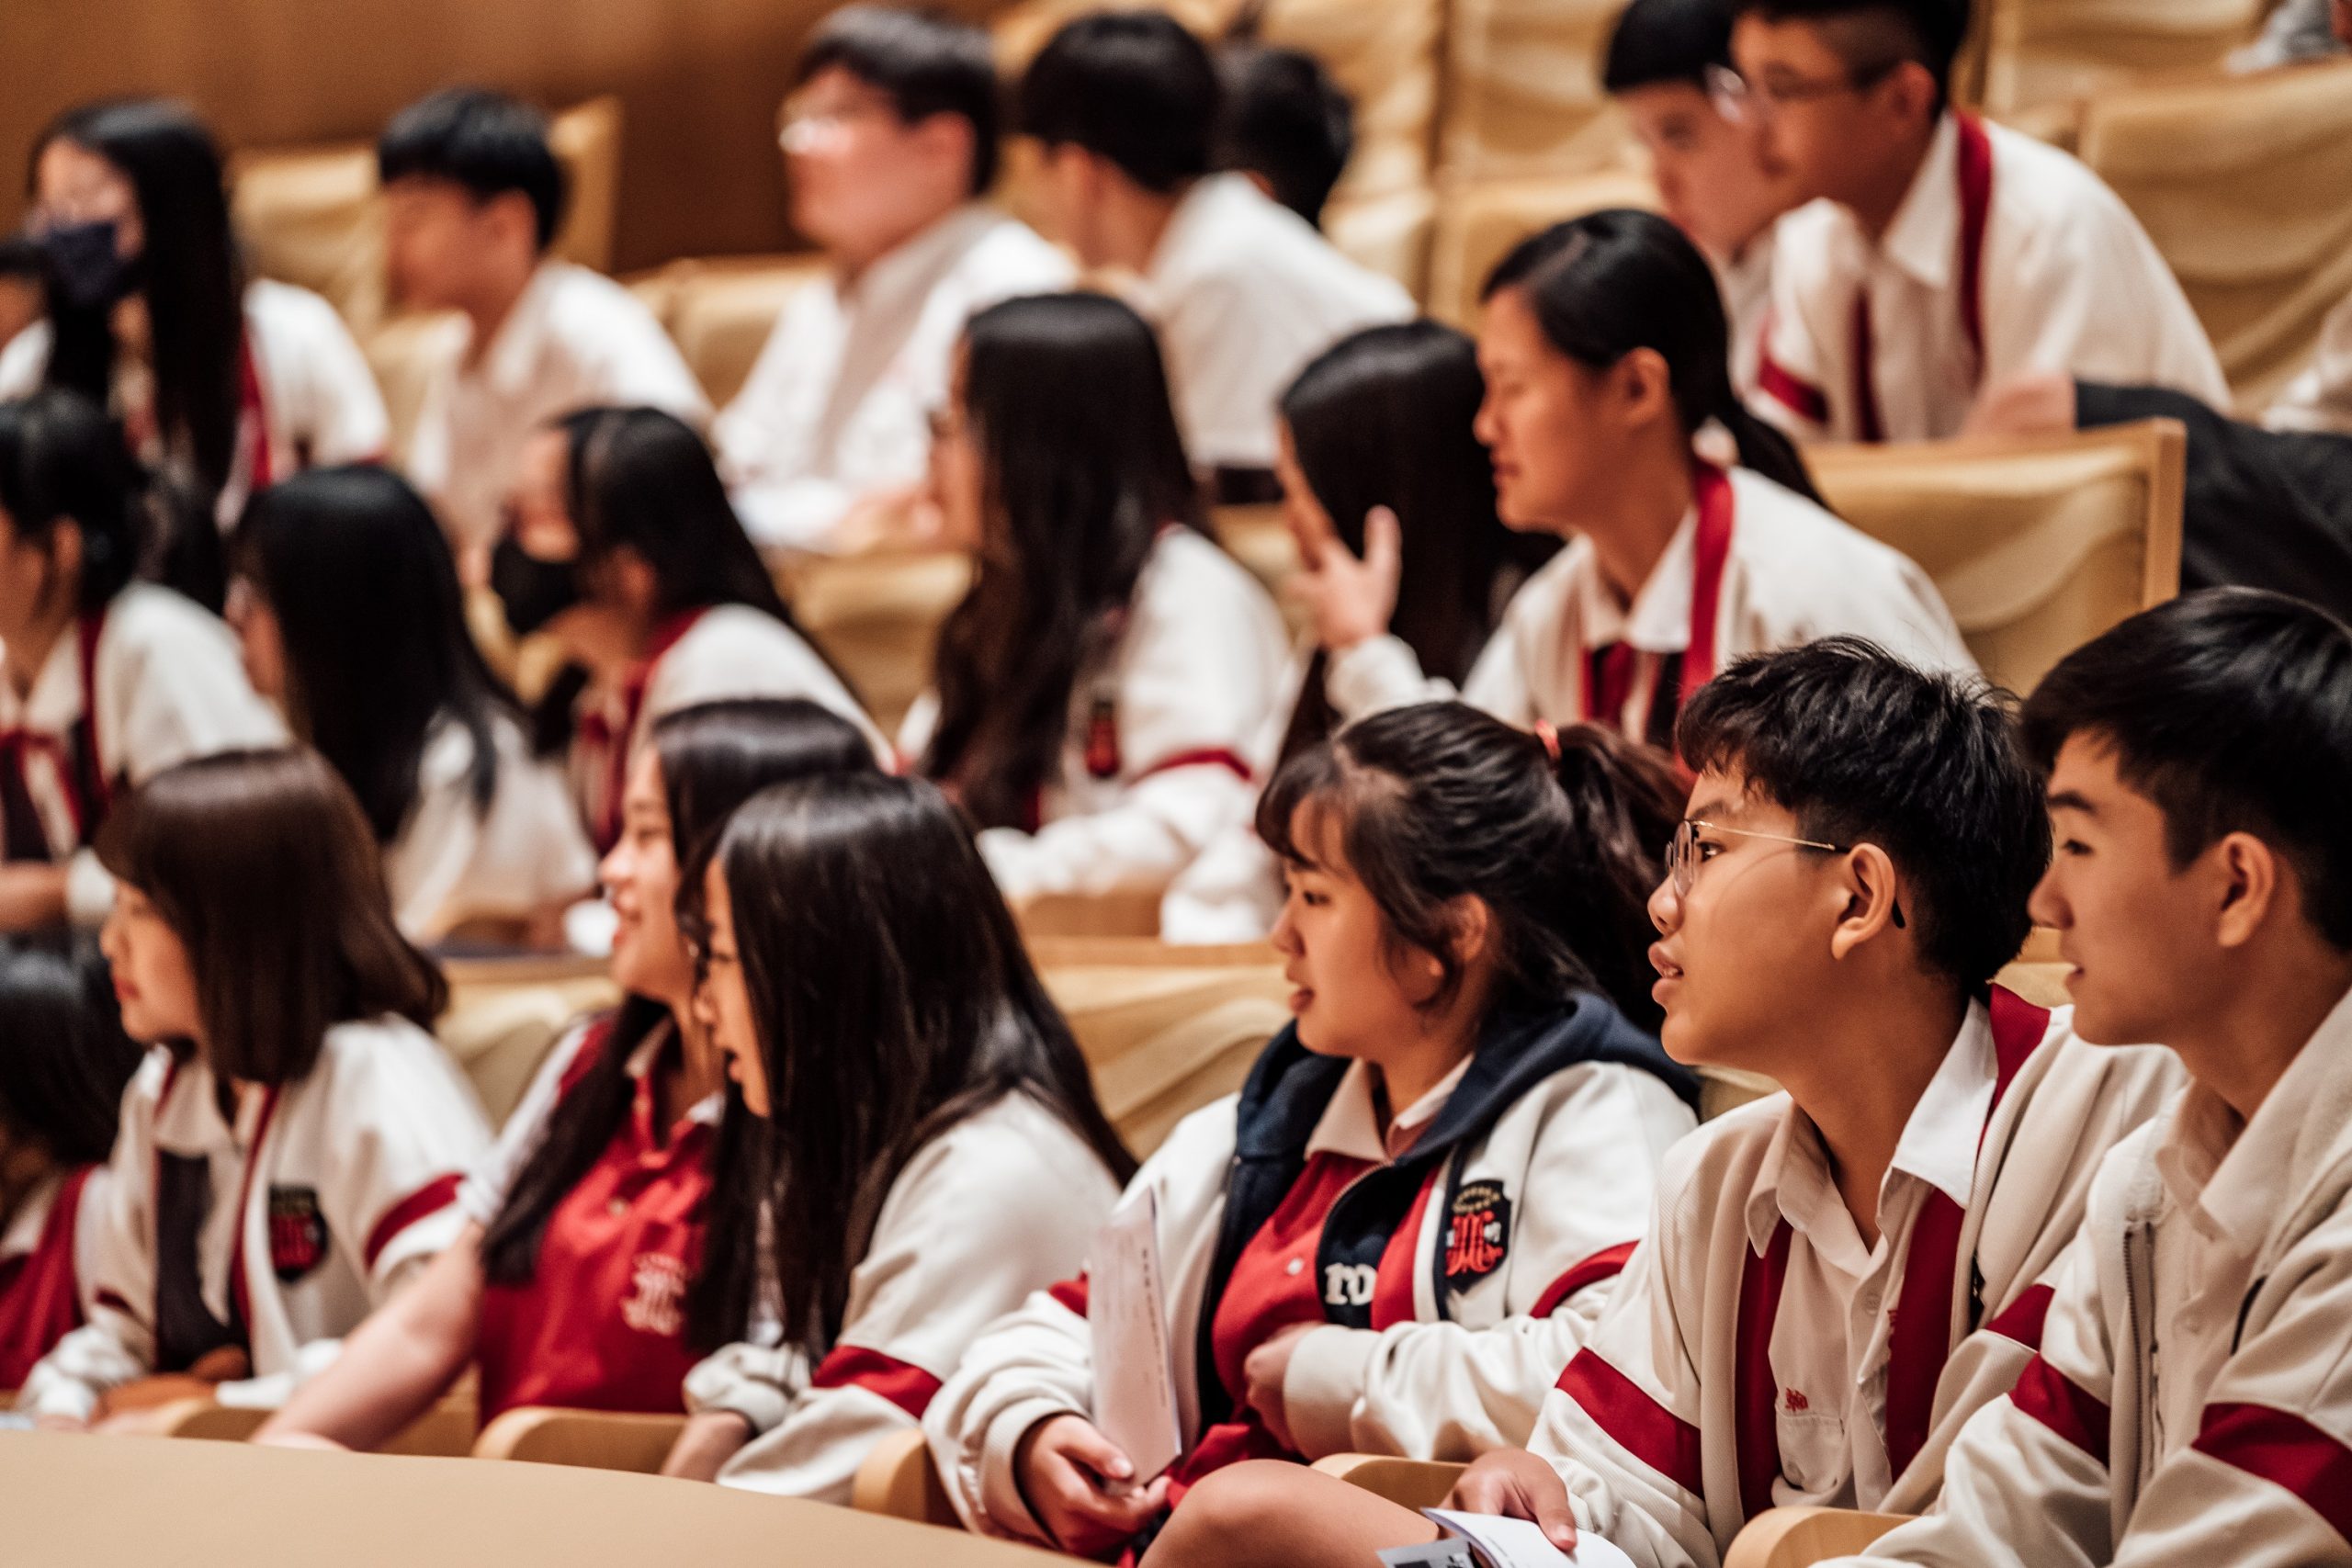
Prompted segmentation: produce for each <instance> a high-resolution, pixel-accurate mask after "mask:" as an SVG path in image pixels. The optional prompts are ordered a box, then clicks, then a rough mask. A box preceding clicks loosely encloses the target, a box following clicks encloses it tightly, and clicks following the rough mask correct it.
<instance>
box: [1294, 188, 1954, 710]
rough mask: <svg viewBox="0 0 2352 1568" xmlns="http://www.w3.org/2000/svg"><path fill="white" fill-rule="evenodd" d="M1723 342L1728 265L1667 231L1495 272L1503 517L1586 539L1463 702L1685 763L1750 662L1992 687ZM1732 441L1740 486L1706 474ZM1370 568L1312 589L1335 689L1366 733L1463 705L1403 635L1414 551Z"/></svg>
mask: <svg viewBox="0 0 2352 1568" xmlns="http://www.w3.org/2000/svg"><path fill="white" fill-rule="evenodd" d="M1478 349H1479V358H1480V361H1481V363H1482V364H1483V365H1484V367H1485V368H1486V372H1487V400H1486V405H1485V407H1484V408H1483V409H1482V410H1481V411H1480V412H1479V415H1478V423H1477V434H1478V436H1479V438H1480V439H1481V440H1482V441H1484V442H1485V443H1486V444H1487V449H1488V451H1489V452H1490V453H1491V454H1492V456H1493V458H1494V465H1495V480H1496V491H1497V500H1498V504H1499V506H1500V508H1501V513H1502V517H1503V520H1504V521H1505V522H1506V523H1509V524H1510V525H1512V526H1513V527H1516V528H1525V529H1529V530H1541V531H1544V532H1551V533H1559V534H1572V535H1573V536H1574V538H1573V541H1572V542H1571V543H1570V544H1569V546H1568V547H1567V548H1566V549H1565V550H1563V551H1561V552H1560V554H1559V555H1558V556H1556V557H1555V558H1553V560H1552V562H1551V564H1550V565H1548V566H1546V567H1544V570H1541V571H1539V572H1537V573H1536V574H1535V575H1534V576H1533V577H1532V578H1531V579H1529V580H1528V582H1527V586H1526V587H1524V588H1522V589H1521V590H1520V592H1519V594H1518V596H1517V597H1516V598H1514V599H1513V600H1512V601H1511V604H1510V608H1509V609H1508V610H1506V611H1505V612H1504V613H1503V617H1502V624H1501V625H1500V626H1497V627H1496V629H1495V635H1494V637H1493V639H1492V640H1491V641H1489V642H1488V643H1487V650H1486V652H1485V653H1484V654H1482V655H1481V656H1480V658H1479V660H1478V662H1477V664H1476V667H1475V668H1473V669H1472V670H1471V671H1470V677H1469V679H1468V680H1467V681H1466V682H1464V683H1463V687H1462V696H1463V700H1464V701H1465V702H1468V703H1470V704H1472V705H1475V706H1477V707H1482V708H1485V709H1487V711H1488V712H1490V713H1493V714H1495V715H1496V716H1498V717H1501V718H1504V719H1508V720H1510V722H1511V723H1513V724H1518V725H1530V724H1533V723H1534V722H1536V721H1537V720H1539V719H1540V720H1543V721H1544V722H1546V723H1550V724H1554V725H1566V724H1575V723H1580V722H1588V721H1589V722H1591V723H1596V724H1605V725H1608V726H1611V728H1617V729H1621V730H1623V732H1624V733H1625V734H1627V735H1629V736H1632V737H1634V738H1635V739H1645V740H1648V741H1650V742H1651V743H1652V744H1655V745H1659V746H1664V745H1667V744H1668V743H1670V741H1671V739H1672V737H1673V732H1674V718H1675V715H1676V714H1677V713H1678V712H1679V710H1680V708H1681V705H1682V704H1683V703H1684V702H1685V701H1687V700H1688V699H1689V697H1690V695H1691V693H1693V692H1695V691H1697V690H1698V689H1699V688H1700V687H1701V686H1702V685H1704V684H1705V683H1706V682H1707V681H1708V680H1709V678H1711V677H1712V676H1713V674H1714V673H1715V671H1717V670H1718V669H1720V668H1722V667H1723V666H1724V665H1725V664H1727V663H1729V662H1730V661H1731V660H1733V659H1736V658H1737V657H1739V656H1741V655H1743V654H1748V653H1756V652H1761V651H1768V650H1770V649H1779V648H1786V647H1790V646H1793V645H1796V644H1799V643H1803V642H1806V641H1808V640H1810V639H1812V638H1815V637H1828V636H1832V635H1835V634H1839V633H1849V634H1855V635H1860V636H1863V637H1870V638H1871V639H1872V640H1873V641H1876V642H1878V643H1880V644H1882V645H1883V646H1885V647H1886V648H1888V649H1891V650H1893V651H1894V652H1895V653H1897V654H1900V655H1902V656H1903V657H1905V658H1907V659H1910V660H1914V661H1915V662H1917V663H1919V664H1922V665H1926V666H1934V667H1950V668H1954V669H1963V670H1965V669H1973V667H1974V666H1973V660H1971V659H1970V658H1969V655H1968V650H1967V649H1966V648H1965V647H1964V646H1963V645H1962V642H1961V638H1960V632H1959V628H1957V627H1956V626H1953V624H1952V620H1951V614H1950V613H1949V612H1948V611H1946V610H1945V608H1944V605H1943V602H1942V600H1941V599H1940V598H1939V597H1938V595H1937V593H1936V591H1935V588H1934V586H1933V585H1932V584H1931V583H1929V582H1928V579H1927V574H1926V573H1924V572H1922V571H1921V570H1919V569H1918V568H1917V566H1915V565H1914V564H1913V563H1911V562H1910V561H1908V560H1906V559H1905V558H1903V557H1902V556H1900V555H1898V554H1897V553H1895V552H1894V550H1891V549H1889V548H1887V547H1885V546H1883V545H1882V544H1879V543H1877V542H1876V541H1875V540H1871V539H1868V538H1865V537H1863V536H1861V535H1860V534H1859V533H1856V532H1855V531H1854V530H1853V529H1851V528H1849V527H1848V526H1846V525H1844V524H1843V523H1840V522H1838V519H1837V518H1835V517H1833V516H1831V515H1830V514H1829V513H1827V512H1826V511H1825V510H1823V509H1822V507H1821V506H1820V505H1819V504H1818V503H1817V502H1815V500H1813V499H1812V498H1811V488H1812V487H1811V482H1810V480H1808V479H1806V477H1805V472H1804V463H1803V461H1802V460H1801V459H1800V458H1799V457H1798V456H1797V454H1796V452H1795V451H1794V449H1793V448H1792V447H1791V446H1789V444H1788V442H1787V441H1786V440H1785V439H1784V438H1783V437H1782V436H1781V435H1780V434H1778V433H1777V432H1775V431H1773V430H1771V429H1770V428H1769V427H1767V426H1765V425H1764V424H1762V423H1760V422H1758V420H1757V419H1756V418H1755V417H1754V416H1753V415H1751V414H1749V413H1748V412H1747V411H1746V410H1744V409H1743V408H1742V407H1741V406H1740V404H1739V401H1738V400H1737V399H1736V397H1734V396H1733V395H1732V391H1731V382H1730V379H1729V372H1728V370H1727V368H1726V366H1725V361H1724V316H1723V307H1722V305H1721V303H1720V301H1719V299H1718V298H1717V296H1716V293H1715V286H1714V280H1713V276H1712V275H1711V274H1710V272H1709V270H1708V267H1707V264H1706V261H1705V260H1704V258H1702V256H1701V255H1700V254H1699V252H1698V250H1697V249H1696V248H1695V247H1694V246H1693V245H1692V244H1691V242H1690V241H1689V240H1688V239H1687V238H1685V237H1684V236H1683V234H1682V233H1681V231H1679V230H1677V229H1676V228H1675V227H1674V226H1673V225H1672V224H1670V223H1668V221H1667V220H1665V219H1663V218H1660V217H1657V215H1655V214H1652V213H1645V212H1633V211H1609V212H1597V213H1593V214H1591V215H1589V216H1588V217H1584V218H1578V219H1575V220H1571V221H1569V222H1566V223H1562V224H1559V225H1557V226H1555V227H1554V228H1552V229H1548V230H1546V231H1544V232H1543V233H1541V234H1538V235H1536V236H1534V237H1533V238H1532V239H1530V240H1528V241H1527V242H1525V243H1523V244H1521V246H1520V247H1519V248H1518V249H1517V250H1514V251H1513V252H1512V253H1511V254H1510V255H1508V256H1506V257H1504V259H1503V261H1502V263H1501V264H1500V265H1498V267H1497V268H1496V269H1495V272H1494V275H1493V276H1491V277H1490V278H1489V279H1488V280H1487V308H1486V314H1485V318H1484V320H1483V321H1481V323H1480V327H1479V339H1478ZM1710 422H1720V423H1722V424H1724V425H1725V426H1728V428H1729V432H1730V434H1731V435H1732V436H1733V438H1734V440H1735V442H1736V445H1737V447H1738V451H1739V458H1740V466H1739V467H1736V468H1731V469H1728V470H1726V469H1724V468H1716V467H1714V466H1713V464H1711V463H1708V462H1706V461H1704V460H1702V459H1701V458H1699V457H1695V456H1694V455H1693V451H1692V441H1693V438H1694V437H1695V436H1697V435H1698V434H1699V433H1700V431H1701V429H1702V426H1705V425H1707V424H1708V423H1710ZM1366 545H1367V551H1366V556H1365V558H1364V560H1363V562H1361V563H1359V562H1358V561H1356V559H1355V558H1353V557H1352V556H1351V555H1349V554H1347V553H1346V552H1344V551H1339V550H1330V551H1326V552H1325V553H1324V555H1323V558H1322V559H1321V561H1320V562H1319V564H1318V566H1317V569H1316V570H1312V571H1311V572H1310V573H1309V574H1308V577H1307V585H1306V592H1307V593H1308V595H1309V602H1310V604H1312V605H1313V606H1314V610H1315V619H1316V624H1317V630H1318V635H1319V636H1320V637H1321V639H1322V642H1323V645H1324V647H1325V648H1326V649H1329V651H1330V662H1329V671H1328V673H1327V674H1326V676H1325V690H1326V691H1327V693H1328V694H1329V696H1330V699H1331V703H1332V705H1333V706H1334V707H1336V708H1337V709H1338V710H1339V711H1340V713H1341V714H1344V715H1348V716H1354V715H1358V714H1363V713H1367V712H1371V711H1373V710H1374V709H1377V708H1381V707H1385V706H1390V705H1395V704H1397V703H1405V702H1415V701H1420V700H1425V699H1426V698H1428V697H1430V696H1433V695H1438V694H1442V693H1445V692H1447V691H1450V688H1448V687H1445V686H1443V685H1442V684H1440V683H1438V682H1432V681H1430V680H1429V679H1428V678H1427V677H1426V676H1425V674H1424V672H1423V671H1421V669H1420V668H1419V661H1418V660H1416V659H1415V658H1414V657H1413V655H1412V652H1411V650H1410V649H1408V648H1407V647H1406V646H1405V645H1404V644H1403V643H1402V642H1401V641H1399V640H1398V639H1397V638H1396V637H1393V636H1390V635H1386V628H1387V620H1388V614H1389V611H1388V606H1389V604H1392V603H1393V602H1394V596H1395V593H1396V583H1397V574H1398V558H1397V549H1396V544H1395V533H1394V530H1393V528H1391V527H1385V526H1374V527H1371V528H1368V529H1367V530H1366Z"/></svg>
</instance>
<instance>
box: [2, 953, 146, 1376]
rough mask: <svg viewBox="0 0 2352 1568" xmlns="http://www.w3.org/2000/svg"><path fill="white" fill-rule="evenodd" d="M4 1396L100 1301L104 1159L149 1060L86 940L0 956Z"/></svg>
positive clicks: (105, 967) (104, 1204) (105, 1170)
mask: <svg viewBox="0 0 2352 1568" xmlns="http://www.w3.org/2000/svg"><path fill="white" fill-rule="evenodd" d="M0 1039H5V1040H6V1042H7V1043H8V1044H7V1049H6V1050H5V1051H0V1388H15V1387H17V1385H18V1384H20V1383H22V1382H24V1381H25V1374H26V1373H27V1372H28V1371H31V1370H32V1368H33V1364H34V1363H35V1362H37V1361H39V1360H40V1359H41V1358H42V1357H43V1356H45V1355H47V1354H49V1352H50V1349H51V1347H52V1346H54V1345H55V1344H56V1343H57V1342H58V1341H59V1340H60V1339H62V1338H63V1337H65V1336H66V1335H68V1334H70V1333H72V1332H73V1331H74V1329H76V1328H78V1327H80V1326H81V1325H82V1322H83V1319H84V1317H85V1314H87V1312H88V1310H89V1307H90V1305H91V1304H93V1298H94V1295H95V1292H96V1278H95V1265H96V1252H97V1247H98V1233H99V1231H100V1229H101V1226H100V1224H98V1223H97V1219H96V1216H98V1215H100V1214H103V1213H105V1212H106V1201H107V1180H108V1179H109V1176H108V1172H107V1155H108V1154H109V1153H110V1152H111V1151H112V1150H113V1148H114V1139H115V1132H116V1129H117V1127H118V1126H119V1122H120V1116H121V1110H122V1091H123V1089H124V1088H125V1086H127V1085H128V1084H129V1083H130V1075H131V1074H132V1073H134V1072H136V1071H138V1069H139V1058H140V1056H141V1054H142V1053H141V1051H140V1048H139V1047H138V1046H137V1045H135V1044H133V1043H131V1040H130V1036H129V1035H127V1034H125V1033H123V1032H122V1020H121V1017H120V1014H119V1011H118V1010H117V1008H116V1006H115V999H114V987H113V984H112V981H111V979H110V977H109V976H108V975H107V966H106V963H105V961H104V960H103V959H101V958H100V957H99V956H98V953H97V949H96V944H95V943H92V942H89V941H88V940H87V939H86V938H85V939H82V940H81V942H79V943H77V944H75V945H72V946H67V947H62V948H57V949H51V948H48V947H14V946H11V947H5V948H0ZM85 1215H88V1216H91V1219H90V1221H89V1223H86V1224H85V1222H84V1216H85Z"/></svg>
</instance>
